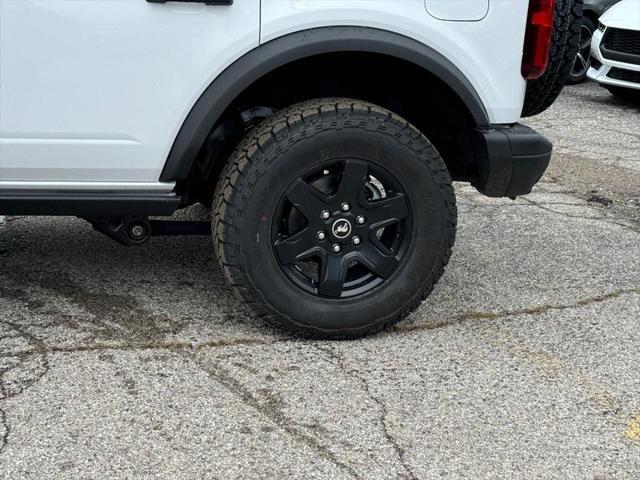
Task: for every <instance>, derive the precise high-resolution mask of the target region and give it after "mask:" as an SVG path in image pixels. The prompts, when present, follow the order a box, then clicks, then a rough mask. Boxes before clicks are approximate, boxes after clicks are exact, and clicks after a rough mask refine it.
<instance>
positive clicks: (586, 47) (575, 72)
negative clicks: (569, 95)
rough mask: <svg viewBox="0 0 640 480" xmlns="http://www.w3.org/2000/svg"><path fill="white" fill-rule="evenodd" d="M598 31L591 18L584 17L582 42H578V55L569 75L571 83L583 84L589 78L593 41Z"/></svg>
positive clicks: (581, 30) (581, 33) (581, 31)
mask: <svg viewBox="0 0 640 480" xmlns="http://www.w3.org/2000/svg"><path fill="white" fill-rule="evenodd" d="M595 31H596V25H595V23H593V20H591V19H590V18H589V17H583V19H582V28H581V29H580V41H579V42H578V53H577V54H576V59H575V61H574V62H573V69H572V70H571V73H570V74H569V83H572V84H577V83H582V82H583V81H584V80H585V79H586V78H587V72H588V71H589V68H590V67H591V41H592V39H593V34H594V32H595Z"/></svg>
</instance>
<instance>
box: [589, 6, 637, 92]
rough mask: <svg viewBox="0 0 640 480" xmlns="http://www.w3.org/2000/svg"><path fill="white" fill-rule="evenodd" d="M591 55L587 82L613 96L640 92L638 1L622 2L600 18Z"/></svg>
mask: <svg viewBox="0 0 640 480" xmlns="http://www.w3.org/2000/svg"><path fill="white" fill-rule="evenodd" d="M591 55H592V63H591V65H592V67H591V68H590V69H589V72H588V74H587V75H588V77H589V78H590V79H592V80H595V81H596V82H598V83H599V84H600V85H602V86H603V87H606V88H607V89H608V90H609V91H610V92H611V93H613V94H614V95H619V96H625V97H628V96H631V95H633V96H636V95H637V94H638V93H640V92H638V91H640V1H638V0H622V2H620V3H618V4H617V5H615V6H613V7H612V8H611V9H610V10H609V11H607V13H605V14H604V15H603V16H602V17H600V25H599V27H598V31H597V32H596V33H595V34H594V35H593V41H592V44H591Z"/></svg>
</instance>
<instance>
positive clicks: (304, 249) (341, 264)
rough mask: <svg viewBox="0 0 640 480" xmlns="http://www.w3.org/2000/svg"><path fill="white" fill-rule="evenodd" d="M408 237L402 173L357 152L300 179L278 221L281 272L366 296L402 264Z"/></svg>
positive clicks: (312, 289) (302, 282) (304, 283)
mask: <svg viewBox="0 0 640 480" xmlns="http://www.w3.org/2000/svg"><path fill="white" fill-rule="evenodd" d="M410 236H411V222H410V205H409V202H408V199H407V196H406V194H405V193H404V192H403V190H402V187H401V186H400V185H399V183H398V180H397V179H395V178H393V177H392V175H391V174H390V173H389V172H385V171H382V169H381V168H379V167H376V166H374V165H371V164H369V163H368V162H366V161H364V160H356V159H348V160H344V161H340V162H337V163H332V164H329V165H324V166H321V167H319V168H317V169H315V170H314V171H312V172H309V173H308V175H305V176H304V177H301V178H297V179H295V180H294V182H293V184H292V186H291V187H290V188H289V189H288V190H287V193H286V194H285V197H284V198H283V200H282V202H281V204H280V205H279V207H278V209H277V213H276V215H275V217H274V224H273V243H274V249H275V252H276V255H277V257H278V260H279V262H280V265H281V267H282V268H283V271H284V272H285V273H286V274H287V276H288V277H289V278H290V279H291V281H293V282H294V283H295V284H296V285H298V286H299V287H300V288H302V289H304V290H305V291H307V292H309V293H311V294H313V295H318V296H321V297H327V298H347V297H353V296H357V295H362V294H365V293H367V292H369V291H371V290H372V289H374V288H375V287H376V286H378V285H380V284H382V283H383V282H384V281H385V280H386V279H388V278H390V277H391V276H392V275H393V274H394V272H395V271H396V270H397V269H398V266H399V264H400V263H401V261H402V257H403V255H404V253H406V246H407V244H408V239H409V238H410Z"/></svg>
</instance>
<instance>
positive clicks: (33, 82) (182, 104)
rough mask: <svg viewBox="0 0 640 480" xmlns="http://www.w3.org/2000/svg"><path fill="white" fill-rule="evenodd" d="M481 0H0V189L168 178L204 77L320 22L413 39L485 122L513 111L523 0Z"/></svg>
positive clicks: (512, 116) (518, 86)
mask: <svg viewBox="0 0 640 480" xmlns="http://www.w3.org/2000/svg"><path fill="white" fill-rule="evenodd" d="M474 1H476V0H474ZM447 2H449V3H450V8H449V10H447V11H448V14H447V15H448V17H447V18H448V19H456V17H457V16H460V17H461V18H457V19H458V20H465V19H466V18H464V15H463V14H462V13H460V12H462V10H461V9H460V6H461V5H465V4H468V2H467V1H466V0H447ZM260 3H262V12H260ZM430 3H431V2H430ZM478 3H483V4H484V0H479V1H478ZM487 4H488V6H489V9H488V11H487V12H485V13H486V14H485V15H484V17H482V18H481V19H478V21H443V20H440V19H438V18H435V17H434V16H433V15H431V14H429V12H427V9H426V8H425V5H426V4H425V0H393V1H387V0H386V1H380V0H344V1H337V0H336V1H334V0H308V1H304V2H301V1H296V0H262V2H260V0H236V1H235V2H234V4H233V5H232V6H214V5H211V6H205V5H204V4H200V3H165V4H151V3H147V2H145V1H144V0H33V1H29V2H25V1H24V0H0V9H1V10H0V107H1V108H0V189H2V188H11V185H16V184H18V183H16V182H19V184H20V185H23V186H25V185H28V184H29V183H31V184H33V186H34V188H38V186H39V185H40V186H43V185H50V184H56V185H59V184H64V185H66V187H65V188H67V189H70V190H72V189H76V188H77V189H83V190H84V189H87V185H89V186H90V187H91V189H100V188H101V185H104V186H105V187H104V189H105V190H110V189H112V188H111V187H112V186H113V185H116V186H117V185H118V184H122V185H130V184H131V183H134V184H135V183H136V182H139V183H140V186H141V187H142V186H145V185H146V187H143V188H145V189H146V188H151V189H159V190H163V189H164V190H167V189H170V188H171V187H172V185H171V184H160V183H157V182H158V179H159V177H160V173H161V171H162V169H163V167H164V165H165V162H166V160H167V157H168V155H169V151H170V150H171V147H172V144H173V142H174V140H175V138H176V135H177V133H178V131H179V130H180V128H181V126H182V124H183V122H184V120H185V118H186V116H187V114H188V113H189V111H190V110H191V108H192V107H193V105H194V104H195V103H196V101H197V100H198V98H199V97H200V95H201V94H202V92H203V91H204V90H205V89H206V88H207V86H208V85H210V84H211V82H212V81H213V80H214V79H215V78H216V77H217V76H218V75H219V74H220V73H221V72H222V71H224V70H225V69H226V68H227V67H228V66H229V65H231V64H232V63H233V62H234V61H235V60H237V59H238V58H240V57H241V56H242V55H243V54H244V53H246V52H248V51H250V50H252V49H254V48H256V47H257V46H259V44H260V43H266V42H269V41H270V40H273V39H276V38H278V37H282V36H284V35H287V34H290V33H294V32H300V31H304V30H306V29H311V28H316V27H327V26H362V27H372V28H377V29H382V30H387V31H390V32H395V33H398V34H401V35H405V36H407V37H410V38H412V39H414V40H417V41H420V42H422V43H424V44H425V45H428V46H429V47H431V48H433V49H434V50H436V51H437V52H439V53H440V54H442V55H443V56H445V57H446V58H447V59H448V60H449V61H451V62H452V63H453V64H454V65H455V66H456V67H457V68H458V69H459V70H460V71H461V72H462V73H463V75H464V76H465V77H466V78H467V79H468V80H469V82H470V83H471V84H472V86H473V87H474V89H475V90H476V92H477V93H478V95H479V97H480V98H481V100H482V103H483V104H484V107H485V109H486V111H487V114H488V116H489V120H490V121H491V122H492V123H498V124H502V123H514V122H517V121H518V120H519V118H520V114H521V110H522V104H523V100H524V94H525V89H526V82H525V80H523V78H522V76H521V72H520V68H521V61H522V43H523V39H524V31H525V23H526V18H527V8H528V2H527V1H526V0H491V1H490V3H489V2H487ZM434 5H435V4H434ZM456 12H458V13H456ZM431 13H433V12H431ZM476 16H477V15H476ZM260 18H262V23H261V24H260ZM336 75H339V72H336ZM103 182H105V183H103ZM107 185H108V186H110V187H109V188H107ZM43 188H45V187H43Z"/></svg>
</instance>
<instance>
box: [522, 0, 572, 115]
mask: <svg viewBox="0 0 640 480" xmlns="http://www.w3.org/2000/svg"><path fill="white" fill-rule="evenodd" d="M582 4H583V0H556V4H555V16H554V23H553V36H552V40H551V53H550V59H549V67H548V68H547V71H546V72H545V73H544V74H543V75H542V76H541V77H540V78H537V79H535V80H529V81H528V82H527V92H526V95H525V100H524V106H523V109H522V116H523V117H531V116H533V115H538V114H539V113H542V112H544V111H545V110H546V109H547V108H549V107H550V106H551V105H552V104H553V102H555V100H556V98H558V96H559V95H560V93H561V92H562V89H563V88H564V86H565V84H566V83H567V81H568V79H569V76H570V75H571V70H572V69H573V63H574V61H575V59H576V55H577V53H578V45H579V43H580V32H581V28H582Z"/></svg>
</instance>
